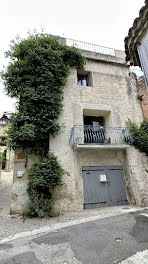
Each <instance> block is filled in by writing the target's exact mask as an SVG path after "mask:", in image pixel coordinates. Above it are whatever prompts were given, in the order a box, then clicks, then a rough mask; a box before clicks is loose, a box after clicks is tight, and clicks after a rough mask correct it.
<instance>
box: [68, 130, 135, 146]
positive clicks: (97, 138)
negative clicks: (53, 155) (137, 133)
mask: <svg viewBox="0 0 148 264" xmlns="http://www.w3.org/2000/svg"><path fill="white" fill-rule="evenodd" d="M132 143H133V139H132V137H131V135H130V133H129V130H128V129H127V128H126V127H124V128H123V127H100V128H93V126H74V127H73V128H72V131H71V135H70V140H69V144H70V145H71V146H76V145H82V144H101V145H105V144H110V145H122V144H124V145H130V144H132Z"/></svg>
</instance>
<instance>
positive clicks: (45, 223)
mask: <svg viewBox="0 0 148 264" xmlns="http://www.w3.org/2000/svg"><path fill="white" fill-rule="evenodd" d="M11 189H12V174H11V173H6V172H2V184H0V240H2V239H3V238H6V237H9V236H14V235H15V234H18V233H22V232H26V231H32V230H34V229H35V230H36V229H39V231H37V232H39V233H40V230H41V233H42V232H43V230H44V229H45V230H46V229H47V230H49V229H50V228H51V227H52V226H55V228H56V226H60V225H61V227H62V226H63V223H65V224H66V222H69V225H72V224H75V223H79V222H80V223H84V222H89V221H93V219H95V218H104V217H109V216H112V215H118V214H124V213H128V212H131V211H137V210H138V209H139V210H140V209H141V208H138V207H135V206H129V205H128V206H125V205H124V206H112V207H105V208H97V209H87V210H82V211H77V212H66V213H64V214H63V215H60V216H58V217H55V218H27V219H26V220H24V219H23V218H22V217H21V216H19V217H15V216H14V217H13V216H11V215H10V210H9V208H10V202H11ZM142 209H144V208H142ZM67 224H68V223H67ZM67 224H66V225H67ZM43 228H44V229H43Z"/></svg>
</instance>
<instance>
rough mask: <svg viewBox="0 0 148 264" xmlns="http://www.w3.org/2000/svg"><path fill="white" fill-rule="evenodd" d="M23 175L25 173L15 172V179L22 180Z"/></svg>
mask: <svg viewBox="0 0 148 264" xmlns="http://www.w3.org/2000/svg"><path fill="white" fill-rule="evenodd" d="M24 174H25V171H17V174H16V178H22V177H23V176H24Z"/></svg>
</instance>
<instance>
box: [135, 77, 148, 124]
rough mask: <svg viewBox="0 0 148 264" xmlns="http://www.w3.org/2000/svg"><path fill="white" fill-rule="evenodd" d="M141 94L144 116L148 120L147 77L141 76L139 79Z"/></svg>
mask: <svg viewBox="0 0 148 264" xmlns="http://www.w3.org/2000/svg"><path fill="white" fill-rule="evenodd" d="M137 82H138V90H139V95H140V96H142V101H141V107H142V112H143V118H144V119H145V120H147V121H148V90H147V87H146V83H145V78H144V76H143V77H140V78H139V79H138V81H137Z"/></svg>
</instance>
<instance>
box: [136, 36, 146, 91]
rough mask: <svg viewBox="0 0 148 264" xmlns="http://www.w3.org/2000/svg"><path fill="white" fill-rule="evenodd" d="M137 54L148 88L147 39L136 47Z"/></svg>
mask: <svg viewBox="0 0 148 264" xmlns="http://www.w3.org/2000/svg"><path fill="white" fill-rule="evenodd" d="M138 54H139V58H140V63H141V67H142V70H143V72H144V75H145V79H146V84H147V90H148V40H146V41H145V42H144V43H142V44H141V45H140V46H139V47H138Z"/></svg>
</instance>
